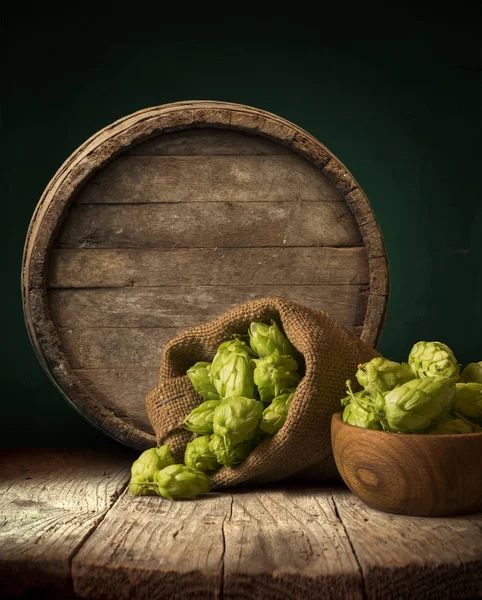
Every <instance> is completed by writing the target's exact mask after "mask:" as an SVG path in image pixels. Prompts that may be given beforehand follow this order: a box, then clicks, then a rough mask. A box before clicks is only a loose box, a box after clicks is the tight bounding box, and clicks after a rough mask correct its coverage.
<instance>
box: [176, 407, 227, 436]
mask: <svg viewBox="0 0 482 600" xmlns="http://www.w3.org/2000/svg"><path fill="white" fill-rule="evenodd" d="M220 402H221V401H220V400H206V402H203V403H202V404H200V405H199V406H197V407H196V408H194V409H193V410H192V411H191V412H190V413H189V414H188V415H187V417H186V418H185V419H184V427H185V428H186V429H187V430H188V431H192V432H193V433H197V434H198V435H209V434H211V433H212V432H213V418H214V410H215V409H216V407H217V406H218V405H219V403H220Z"/></svg>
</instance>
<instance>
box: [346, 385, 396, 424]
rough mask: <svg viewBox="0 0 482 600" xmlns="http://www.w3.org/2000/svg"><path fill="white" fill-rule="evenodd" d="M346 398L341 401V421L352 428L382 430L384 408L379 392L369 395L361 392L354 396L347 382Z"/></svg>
mask: <svg viewBox="0 0 482 600" xmlns="http://www.w3.org/2000/svg"><path fill="white" fill-rule="evenodd" d="M346 385H347V392H348V396H347V397H346V398H343V399H342V401H341V404H342V406H344V407H345V409H344V410H343V415H342V418H343V421H344V422H345V423H348V424H349V425H353V426H354V427H363V429H382V426H381V422H380V420H381V417H382V416H383V412H382V411H383V410H384V408H385V398H384V397H383V394H382V393H381V392H375V393H371V392H368V391H367V390H361V391H360V392H357V393H356V394H354V393H353V391H352V389H351V382H350V381H347V382H346Z"/></svg>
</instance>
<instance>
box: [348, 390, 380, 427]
mask: <svg viewBox="0 0 482 600" xmlns="http://www.w3.org/2000/svg"><path fill="white" fill-rule="evenodd" d="M357 393H360V392H357ZM343 421H344V422H345V423H348V424H349V425H353V426H354V427H363V429H382V426H381V423H380V418H379V416H378V415H377V414H376V413H374V412H372V411H369V410H367V409H365V408H362V407H361V406H360V405H359V404H355V403H352V402H350V404H348V405H347V406H345V409H344V410H343Z"/></svg>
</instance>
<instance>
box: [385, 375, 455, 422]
mask: <svg viewBox="0 0 482 600" xmlns="http://www.w3.org/2000/svg"><path fill="white" fill-rule="evenodd" d="M454 397H455V379H448V378H446V377H430V378H428V379H412V380H411V381H407V383H404V384H403V385H401V386H399V387H397V388H395V389H394V390H392V391H391V392H387V393H386V394H385V418H386V423H387V427H388V429H390V430H391V431H395V432H398V433H415V432H418V431H423V430H424V429H427V427H429V426H430V425H432V424H433V423H435V422H437V421H441V420H443V419H445V418H446V417H447V415H448V413H449V411H450V409H451V407H452V401H453V399H454Z"/></svg>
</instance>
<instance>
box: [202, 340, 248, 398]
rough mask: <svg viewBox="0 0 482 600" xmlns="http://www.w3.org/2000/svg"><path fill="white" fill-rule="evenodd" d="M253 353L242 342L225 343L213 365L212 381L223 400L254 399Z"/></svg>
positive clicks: (219, 349)
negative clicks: (235, 398)
mask: <svg viewBox="0 0 482 600" xmlns="http://www.w3.org/2000/svg"><path fill="white" fill-rule="evenodd" d="M252 358H253V352H252V351H251V348H250V347H249V346H248V345H247V344H246V343H245V342H243V341H242V340H239V339H237V338H236V339H234V340H230V341H229V342H224V343H223V344H221V345H220V346H219V348H218V351H217V352H216V356H215V357H214V360H213V362H212V365H211V379H212V381H213V384H214V387H215V388H216V390H217V392H218V394H219V395H220V396H221V398H229V397H233V396H246V397H248V398H253V397H254V381H253V367H252V364H251V360H252Z"/></svg>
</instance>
